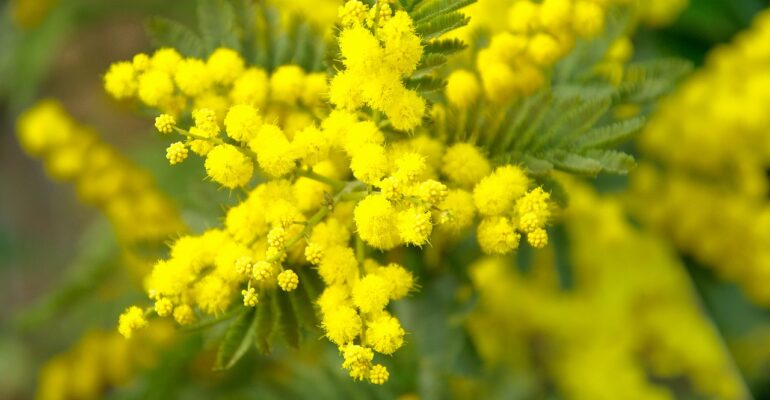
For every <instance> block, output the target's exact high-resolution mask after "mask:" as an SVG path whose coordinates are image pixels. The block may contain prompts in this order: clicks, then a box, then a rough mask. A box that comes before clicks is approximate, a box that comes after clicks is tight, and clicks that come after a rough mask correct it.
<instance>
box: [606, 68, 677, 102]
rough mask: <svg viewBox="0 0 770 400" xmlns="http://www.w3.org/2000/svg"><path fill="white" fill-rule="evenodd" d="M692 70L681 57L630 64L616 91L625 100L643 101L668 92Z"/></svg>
mask: <svg viewBox="0 0 770 400" xmlns="http://www.w3.org/2000/svg"><path fill="white" fill-rule="evenodd" d="M691 70H692V64H691V63H690V62H688V61H685V60H681V59H663V60H653V61H647V62H643V63H636V64H631V65H629V66H628V67H627V68H626V74H625V77H624V79H623V83H621V85H620V87H619V89H618V92H619V94H620V98H621V100H622V101H625V102H633V103H645V102H651V101H654V100H657V99H658V98H660V97H661V96H663V95H665V94H667V93H668V92H670V91H671V90H672V89H673V88H674V87H675V86H676V84H677V83H678V82H679V80H681V79H682V77H684V76H685V75H687V74H688V73H689V72H690V71H691Z"/></svg>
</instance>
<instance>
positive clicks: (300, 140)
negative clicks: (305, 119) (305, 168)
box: [291, 125, 329, 165]
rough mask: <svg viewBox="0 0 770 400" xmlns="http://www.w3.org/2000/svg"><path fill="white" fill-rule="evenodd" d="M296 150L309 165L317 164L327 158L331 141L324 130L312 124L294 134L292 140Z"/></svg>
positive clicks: (298, 155)
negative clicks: (329, 141) (328, 140)
mask: <svg viewBox="0 0 770 400" xmlns="http://www.w3.org/2000/svg"><path fill="white" fill-rule="evenodd" d="M291 144H292V146H293V147H294V151H295V153H296V155H297V157H299V158H300V159H301V160H302V161H304V162H305V163H306V164H308V165H316V164H318V163H319V162H320V161H322V160H324V159H326V158H327V154H328V152H329V143H328V142H327V139H326V137H325V136H324V134H323V132H321V130H320V129H318V128H317V127H316V126H315V125H310V126H307V127H305V128H304V129H302V130H301V131H299V132H297V133H295V134H294V139H293V140H292V142H291Z"/></svg>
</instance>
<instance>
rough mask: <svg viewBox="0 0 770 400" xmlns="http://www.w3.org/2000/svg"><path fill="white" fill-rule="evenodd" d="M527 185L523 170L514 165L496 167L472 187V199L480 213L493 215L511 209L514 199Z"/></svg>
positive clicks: (527, 181) (521, 193) (527, 179)
mask: <svg viewBox="0 0 770 400" xmlns="http://www.w3.org/2000/svg"><path fill="white" fill-rule="evenodd" d="M528 186H529V178H527V175H526V174H525V173H524V170H522V169H521V168H519V167H517V166H514V165H505V166H502V167H498V168H497V169H496V170H495V172H493V173H492V174H491V175H489V176H487V177H485V178H484V179H482V180H481V182H479V183H478V184H477V185H476V187H475V188H474V189H473V201H474V203H475V204H476V208H477V209H478V210H479V213H481V214H482V215H488V216H494V215H500V214H503V213H506V212H509V211H512V210H513V205H514V201H515V200H516V199H517V198H519V197H521V196H522V195H523V194H524V193H525V192H526V191H527V188H528Z"/></svg>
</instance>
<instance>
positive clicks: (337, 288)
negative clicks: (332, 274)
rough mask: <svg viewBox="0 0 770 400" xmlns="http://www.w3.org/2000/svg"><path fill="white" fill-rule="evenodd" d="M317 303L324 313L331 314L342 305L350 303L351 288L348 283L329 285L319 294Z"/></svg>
mask: <svg viewBox="0 0 770 400" xmlns="http://www.w3.org/2000/svg"><path fill="white" fill-rule="evenodd" d="M316 304H317V305H318V308H319V309H320V310H321V313H322V314H324V315H325V314H329V313H330V312H331V311H333V310H336V309H337V308H339V307H341V306H346V305H349V304H350V289H348V287H347V285H332V286H327V287H326V289H324V291H323V292H322V293H321V295H320V296H318V299H317V300H316Z"/></svg>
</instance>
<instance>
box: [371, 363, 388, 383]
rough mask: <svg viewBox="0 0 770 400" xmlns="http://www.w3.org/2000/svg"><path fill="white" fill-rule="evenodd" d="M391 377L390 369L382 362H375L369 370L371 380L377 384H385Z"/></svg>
mask: <svg viewBox="0 0 770 400" xmlns="http://www.w3.org/2000/svg"><path fill="white" fill-rule="evenodd" d="M388 378H390V374H388V369H387V368H385V366H384V365H382V364H374V365H373V366H372V368H371V370H369V382H371V383H373V384H375V385H383V384H385V382H387V381H388Z"/></svg>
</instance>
